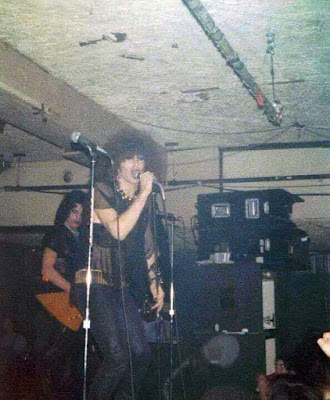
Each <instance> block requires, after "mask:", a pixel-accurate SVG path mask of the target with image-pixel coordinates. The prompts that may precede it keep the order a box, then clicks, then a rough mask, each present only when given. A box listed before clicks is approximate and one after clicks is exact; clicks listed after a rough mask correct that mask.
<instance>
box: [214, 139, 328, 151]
mask: <svg viewBox="0 0 330 400" xmlns="http://www.w3.org/2000/svg"><path fill="white" fill-rule="evenodd" d="M328 147H330V140H323V141H313V142H286V143H285V142H284V143H256V144H250V145H247V146H230V147H219V151H221V152H223V153H227V152H232V151H235V152H236V151H255V150H288V149H311V148H323V149H324V148H328Z"/></svg>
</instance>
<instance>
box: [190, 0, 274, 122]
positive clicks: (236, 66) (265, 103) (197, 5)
mask: <svg viewBox="0 0 330 400" xmlns="http://www.w3.org/2000/svg"><path fill="white" fill-rule="evenodd" d="M182 1H183V3H184V4H185V5H186V7H187V8H188V9H189V11H190V13H191V14H192V15H193V17H194V18H195V19H196V20H197V22H198V23H199V25H200V26H201V27H202V29H203V31H204V32H205V33H206V35H207V36H208V38H209V39H210V40H211V41H212V43H213V44H214V46H215V47H216V49H217V50H218V51H219V52H220V53H221V55H222V57H223V58H224V59H225V60H226V62H227V64H228V65H229V66H230V67H231V68H232V69H233V71H234V72H235V74H236V75H237V76H238V77H239V78H240V80H241V81H242V82H243V85H244V86H245V87H246V88H247V89H248V90H249V92H250V93H251V94H252V96H253V97H254V98H255V100H256V102H257V104H258V106H259V108H262V109H264V113H265V114H266V115H267V118H268V121H269V122H271V123H272V124H273V125H276V126H279V125H280V124H281V119H282V111H281V109H279V104H278V103H277V102H276V101H275V100H274V101H273V102H270V101H269V100H268V99H267V97H266V96H265V95H264V94H263V92H262V90H261V88H260V87H259V85H258V84H257V82H256V81H255V79H254V78H253V76H252V75H251V74H250V73H249V71H248V70H247V68H246V66H245V65H244V63H243V62H242V61H241V60H240V58H239V55H238V54H237V53H236V52H235V51H234V49H233V48H232V47H231V45H230V43H229V42H228V40H227V39H226V38H225V35H224V33H223V32H221V31H220V29H219V28H218V27H216V25H215V22H214V20H213V18H212V17H211V16H210V14H209V13H208V11H207V10H206V8H205V7H204V5H203V4H202V2H201V1H200V0H182Z"/></svg>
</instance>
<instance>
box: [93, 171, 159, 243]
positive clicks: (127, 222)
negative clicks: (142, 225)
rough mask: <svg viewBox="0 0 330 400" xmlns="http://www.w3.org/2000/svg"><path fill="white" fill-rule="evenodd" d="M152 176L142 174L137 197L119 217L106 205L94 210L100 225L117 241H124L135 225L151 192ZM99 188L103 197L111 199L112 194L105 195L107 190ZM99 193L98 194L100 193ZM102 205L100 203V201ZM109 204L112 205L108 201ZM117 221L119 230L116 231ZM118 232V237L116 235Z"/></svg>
mask: <svg viewBox="0 0 330 400" xmlns="http://www.w3.org/2000/svg"><path fill="white" fill-rule="evenodd" d="M152 182H153V175H152V174H150V173H144V174H143V175H142V176H141V179H140V189H139V193H138V194H137V196H136V197H135V198H134V200H133V202H132V204H130V206H129V207H128V208H127V210H126V211H124V212H123V213H121V214H120V215H119V216H118V214H117V211H116V210H115V209H114V208H113V207H111V205H110V204H109V202H108V203H106V204H108V207H104V208H102V209H101V208H97V207H96V208H95V214H96V216H97V217H98V219H99V220H100V221H101V223H102V224H103V225H104V226H105V227H106V228H107V230H108V231H109V232H110V234H111V235H112V236H113V237H114V238H115V239H119V240H124V239H125V238H126V236H127V235H128V234H129V233H130V232H131V230H132V229H133V228H134V226H135V224H136V223H137V221H138V219H139V217H140V215H141V213H142V211H143V209H144V207H145V205H146V202H147V200H148V197H149V195H150V193H151V190H152ZM102 188H103V187H101V191H100V192H101V193H102V192H103V195H105V196H104V197H106V198H108V199H111V198H113V197H114V194H113V193H112V194H111V193H107V189H106V188H104V189H102ZM100 192H99V193H100ZM101 203H102V201H101ZM110 203H111V204H113V203H112V202H111V200H110ZM118 221H119V229H118ZM118 232H119V235H118Z"/></svg>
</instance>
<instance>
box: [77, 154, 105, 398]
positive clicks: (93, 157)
mask: <svg viewBox="0 0 330 400" xmlns="http://www.w3.org/2000/svg"><path fill="white" fill-rule="evenodd" d="M86 148H87V149H88V152H89V155H90V166H91V168H90V169H91V172H90V217H89V243H88V263H87V274H86V312H85V319H84V321H83V328H84V329H85V345H84V383H83V400H87V358H88V338H89V329H90V326H91V322H90V319H89V314H90V308H89V303H90V288H91V284H92V249H93V233H94V197H95V196H94V195H95V163H96V158H97V153H96V152H94V151H93V149H92V147H91V146H86ZM103 156H104V157H106V158H108V159H109V160H110V161H111V158H110V157H109V156H108V155H103Z"/></svg>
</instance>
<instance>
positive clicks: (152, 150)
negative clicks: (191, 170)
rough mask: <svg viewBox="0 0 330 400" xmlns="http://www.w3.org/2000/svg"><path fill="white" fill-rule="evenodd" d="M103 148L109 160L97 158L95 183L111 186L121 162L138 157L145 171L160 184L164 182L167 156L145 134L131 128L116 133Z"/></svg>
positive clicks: (162, 149)
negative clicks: (142, 162)
mask: <svg viewBox="0 0 330 400" xmlns="http://www.w3.org/2000/svg"><path fill="white" fill-rule="evenodd" d="M103 148H104V149H105V150H106V151H107V152H108V154H110V156H111V160H112V164H111V162H110V160H108V159H106V158H104V157H99V158H98V159H97V161H96V165H95V180H96V182H104V183H106V184H110V185H111V184H112V183H113V178H114V177H116V175H117V173H118V170H119V167H120V163H121V162H122V161H123V160H127V159H129V158H134V156H136V155H137V156H140V157H141V158H142V159H144V160H145V170H146V171H151V172H152V173H154V174H155V177H156V178H157V180H159V181H160V182H165V181H166V172H167V154H166V151H165V149H164V148H163V147H162V146H161V145H160V144H158V143H157V142H156V141H155V140H153V139H152V138H151V137H150V136H149V135H148V134H147V133H145V132H141V131H139V130H137V129H135V128H133V127H130V126H127V127H126V128H124V129H122V130H120V131H118V132H117V133H116V134H114V135H113V136H110V137H109V139H108V141H107V142H106V144H105V145H104V146H103Z"/></svg>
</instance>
